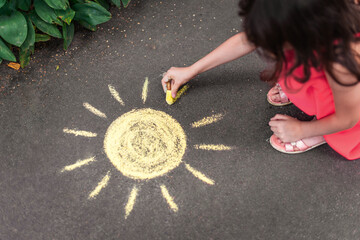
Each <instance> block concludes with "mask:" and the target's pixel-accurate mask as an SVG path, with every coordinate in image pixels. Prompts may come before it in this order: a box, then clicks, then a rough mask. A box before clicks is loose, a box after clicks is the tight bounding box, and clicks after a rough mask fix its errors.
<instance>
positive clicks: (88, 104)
mask: <svg viewBox="0 0 360 240" xmlns="http://www.w3.org/2000/svg"><path fill="white" fill-rule="evenodd" d="M83 106H84V107H85V108H86V109H87V110H89V111H90V112H92V113H93V114H95V115H96V116H98V117H102V118H106V115H105V113H103V112H101V111H100V110H99V109H96V108H95V107H93V106H91V104H90V103H87V102H84V104H83Z"/></svg>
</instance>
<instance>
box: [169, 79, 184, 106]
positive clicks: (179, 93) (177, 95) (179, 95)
mask: <svg viewBox="0 0 360 240" xmlns="http://www.w3.org/2000/svg"><path fill="white" fill-rule="evenodd" d="M166 87H167V91H166V102H167V103H168V104H169V105H172V104H173V103H174V102H176V101H177V100H178V99H179V98H180V97H181V96H182V95H183V94H184V93H185V92H186V91H187V90H188V89H189V85H188V84H186V85H185V86H183V87H182V88H181V89H180V90H179V91H178V92H177V93H176V97H175V98H173V97H172V96H171V85H170V82H167V84H166Z"/></svg>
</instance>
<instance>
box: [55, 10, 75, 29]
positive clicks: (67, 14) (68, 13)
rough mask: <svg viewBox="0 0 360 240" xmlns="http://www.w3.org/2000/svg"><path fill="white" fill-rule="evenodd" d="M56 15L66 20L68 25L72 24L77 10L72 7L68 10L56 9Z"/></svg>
mask: <svg viewBox="0 0 360 240" xmlns="http://www.w3.org/2000/svg"><path fill="white" fill-rule="evenodd" d="M55 13H56V15H57V16H58V18H60V19H61V20H63V21H64V22H66V23H67V24H68V25H70V23H71V21H72V20H73V19H74V17H75V11H74V10H72V9H71V8H68V9H66V10H55Z"/></svg>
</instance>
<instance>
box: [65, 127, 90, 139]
mask: <svg viewBox="0 0 360 240" xmlns="http://www.w3.org/2000/svg"><path fill="white" fill-rule="evenodd" d="M63 131H64V133H69V134H74V135H75V136H82V137H96V136H97V133H93V132H88V131H81V130H75V129H68V128H64V129H63Z"/></svg>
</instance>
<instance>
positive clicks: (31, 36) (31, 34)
mask: <svg viewBox="0 0 360 240" xmlns="http://www.w3.org/2000/svg"><path fill="white" fill-rule="evenodd" d="M25 18H26V23H27V32H28V34H27V36H26V39H25V41H24V42H23V44H22V45H21V47H20V48H22V49H23V50H24V49H28V48H30V47H31V46H34V43H35V30H34V26H33V24H32V22H31V21H30V19H29V17H28V16H26V17H25Z"/></svg>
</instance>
